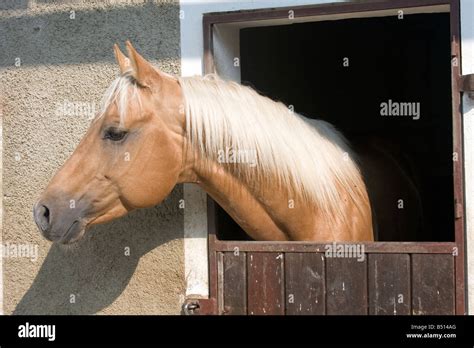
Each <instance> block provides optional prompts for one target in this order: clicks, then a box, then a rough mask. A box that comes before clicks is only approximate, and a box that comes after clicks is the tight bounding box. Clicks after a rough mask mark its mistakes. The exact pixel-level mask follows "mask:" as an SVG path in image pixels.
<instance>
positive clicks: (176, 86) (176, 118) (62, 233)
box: [33, 41, 387, 244]
mask: <svg viewBox="0 0 474 348" xmlns="http://www.w3.org/2000/svg"><path fill="white" fill-rule="evenodd" d="M126 49H127V52H128V57H127V56H126V55H125V54H124V53H122V51H121V50H120V48H119V47H118V45H117V44H115V45H114V52H115V57H116V60H117V63H118V66H119V70H120V75H119V76H118V77H117V78H116V79H115V80H114V81H113V82H112V83H111V85H110V87H109V88H108V89H107V90H106V92H105V94H104V97H103V99H102V102H101V108H100V110H99V112H98V114H97V115H96V116H95V118H94V119H93V120H92V122H91V125H90V127H89V129H88V131H87V132H86V134H85V135H84V137H83V138H82V140H81V141H80V143H79V145H78V146H77V148H76V149H75V150H74V152H73V154H72V155H71V156H70V158H69V159H68V160H67V161H66V162H65V163H64V165H63V166H62V167H61V168H60V169H59V170H58V171H57V173H56V174H55V175H54V177H53V178H52V180H51V181H50V183H49V184H48V186H47V187H46V189H45V190H44V191H43V193H42V194H41V196H40V198H39V199H38V201H37V202H36V204H35V205H34V208H33V215H34V220H35V222H36V224H37V226H38V228H39V230H40V232H41V234H42V235H43V236H44V237H45V238H46V239H48V240H50V241H52V242H56V243H61V244H70V243H74V242H76V241H78V240H80V239H81V238H82V237H83V236H84V234H85V233H86V231H87V230H88V229H89V227H91V226H93V225H96V224H100V223H105V222H107V221H110V220H113V219H117V218H119V217H121V216H123V215H126V214H127V213H128V212H130V211H132V210H134V209H139V208H145V207H150V206H154V205H157V204H159V203H160V202H162V201H163V200H164V199H165V198H166V197H167V195H168V194H169V193H170V192H171V190H172V189H173V187H174V186H175V185H177V184H180V183H192V184H197V185H199V186H200V187H201V188H202V189H204V190H205V191H206V192H207V193H208V194H209V195H210V196H211V197H212V198H213V199H214V200H215V201H216V202H217V203H218V204H219V205H220V206H221V207H223V209H224V210H225V211H226V212H227V213H228V214H229V215H230V216H231V217H232V218H233V219H234V220H235V221H236V222H237V223H238V224H239V225H240V226H241V227H242V228H243V229H244V231H245V232H246V233H247V234H248V235H249V236H250V237H251V238H252V239H254V240H260V241H320V242H329V241H331V242H332V241H354V242H361V241H373V240H374V226H375V225H374V221H373V220H374V218H373V206H372V205H371V202H370V199H369V193H368V190H367V186H366V181H367V180H365V179H364V178H363V175H362V170H361V168H360V164H359V159H358V157H357V155H356V154H355V153H354V151H353V150H352V149H351V147H350V146H349V144H348V142H347V141H346V139H345V138H344V136H343V135H342V134H341V133H340V132H339V131H338V130H336V129H335V127H334V126H332V125H331V124H329V123H327V122H325V121H321V120H310V119H307V118H305V117H303V116H301V115H298V114H297V113H296V112H293V111H292V110H291V109H289V108H288V107H287V106H285V105H284V104H283V103H280V102H276V101H273V100H271V99H270V98H267V97H265V96H262V95H260V94H259V93H257V92H256V91H255V90H253V89H252V88H250V87H246V86H243V85H240V84H238V83H236V82H232V81H225V80H223V79H220V78H219V77H218V76H216V75H206V76H204V77H202V76H194V77H180V78H176V77H174V76H171V75H169V74H166V73H164V72H162V71H160V70H159V69H156V68H155V67H153V66H152V65H151V64H150V63H149V62H148V61H147V60H146V59H145V58H144V57H142V56H141V55H140V54H139V53H138V52H137V51H136V49H135V48H134V47H133V46H132V44H131V43H130V42H129V41H127V42H126ZM377 175H379V176H381V175H382V174H381V173H377ZM382 186H387V185H386V183H383V185H382Z"/></svg>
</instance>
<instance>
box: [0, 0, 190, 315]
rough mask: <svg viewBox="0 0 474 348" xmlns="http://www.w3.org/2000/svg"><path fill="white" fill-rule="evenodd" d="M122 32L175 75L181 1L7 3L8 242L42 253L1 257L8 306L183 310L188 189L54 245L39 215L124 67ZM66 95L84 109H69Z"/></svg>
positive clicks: (3, 57)
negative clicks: (119, 51) (47, 190)
mask: <svg viewBox="0 0 474 348" xmlns="http://www.w3.org/2000/svg"><path fill="white" fill-rule="evenodd" d="M71 11H73V12H71ZM72 17H74V18H72ZM126 39H130V40H131V41H132V42H133V43H134V45H135V47H136V48H137V49H138V50H139V51H140V52H141V53H142V54H143V55H144V56H145V57H147V58H152V61H153V62H154V63H155V64H157V65H158V66H159V67H160V68H162V69H163V70H164V71H166V72H169V73H173V74H179V58H180V57H179V5H178V4H176V3H172V2H170V1H163V3H160V2H154V1H153V2H152V1H111V0H109V1H83V2H82V1H67V0H66V1H52V0H36V1H31V0H30V1H26V0H25V1H22V0H19V1H12V0H6V1H4V2H3V1H2V3H1V4H0V52H1V54H0V76H1V80H0V81H1V82H0V98H1V99H0V110H3V136H4V138H3V147H4V152H3V159H4V160H3V194H4V196H3V205H4V216H3V243H5V244H6V243H16V244H26V243H27V244H30V245H32V246H35V245H38V251H39V255H38V259H37V260H36V261H31V260H30V259H28V258H24V257H23V258H14V257H7V258H4V260H3V282H4V294H3V295H4V299H3V302H4V312H5V313H6V314H8V313H17V314H23V313H51V314H52V313H65V314H68V313H77V314H90V313H107V314H133V313H135V314H161V313H176V314H177V313H179V312H180V305H181V301H182V298H181V297H182V294H183V293H184V269H183V267H184V266H183V242H182V236H183V213H182V211H181V210H180V209H178V200H179V199H180V198H181V197H182V188H181V187H177V188H175V190H174V191H173V193H172V194H171V195H170V197H169V198H168V199H167V200H166V201H165V202H164V203H163V204H161V205H160V206H158V207H155V208H151V209H146V210H141V211H136V212H134V213H132V214H130V215H129V216H127V217H125V218H122V219H120V220H117V221H114V222H112V223H109V224H105V225H101V226H98V227H95V228H92V229H91V230H90V231H89V233H88V234H87V236H86V237H85V239H84V240H82V241H80V242H79V243H78V244H76V245H73V246H66V247H65V246H57V245H51V243H49V242H47V241H46V240H44V239H43V238H42V237H41V236H40V234H39V232H38V230H37V228H36V226H35V225H34V222H33V219H32V213H31V210H32V206H33V203H34V202H35V201H36V199H37V198H38V196H39V194H40V193H41V191H42V190H43V189H44V187H45V186H46V185H47V183H48V181H49V179H50V178H51V177H52V175H53V174H54V172H55V171H56V170H57V169H58V168H59V166H60V165H61V164H62V163H63V162H64V161H65V160H66V159H67V158H68V157H69V155H70V154H71V153H72V151H73V149H74V148H75V146H76V144H77V143H78V142H79V140H80V138H81V137H82V135H83V134H84V132H85V130H86V129H87V127H88V125H89V123H90V116H91V115H90V114H89V112H88V110H89V108H90V109H92V111H93V108H94V107H95V108H96V109H98V104H99V101H100V98H101V95H102V94H103V92H104V91H105V89H106V87H107V86H108V85H109V84H110V82H111V81H112V80H113V78H114V76H115V75H116V74H117V72H118V71H117V67H116V64H115V61H114V58H113V51H112V45H113V43H114V42H119V43H123V42H124V41H125V40H126ZM122 47H123V46H122ZM17 58H19V59H20V61H18V59H17ZM18 62H19V63H20V65H19V66H15V63H18ZM65 103H66V104H67V103H73V105H75V106H81V107H83V109H81V110H76V111H74V112H69V111H68V110H64V105H65ZM69 105H71V104H69ZM125 247H129V248H130V256H126V255H125V253H124V249H125ZM71 295H74V296H71ZM74 298H75V303H71V299H74Z"/></svg>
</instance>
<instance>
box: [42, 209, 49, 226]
mask: <svg viewBox="0 0 474 348" xmlns="http://www.w3.org/2000/svg"><path fill="white" fill-rule="evenodd" d="M43 209H44V213H43V216H44V218H45V221H46V222H47V223H48V225H49V209H48V207H47V206H45V205H43Z"/></svg>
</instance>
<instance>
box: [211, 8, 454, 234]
mask: <svg viewBox="0 0 474 348" xmlns="http://www.w3.org/2000/svg"><path fill="white" fill-rule="evenodd" d="M449 17H450V15H449V13H432V14H415V15H406V16H404V18H403V19H399V18H398V17H396V16H393V17H376V18H359V19H345V20H337V21H322V22H309V23H300V24H292V25H284V26H268V27H256V28H245V29H241V31H240V65H241V80H242V83H243V84H247V85H250V86H252V87H254V88H255V89H256V90H258V91H259V92H260V93H262V94H264V95H267V96H269V97H271V98H272V99H274V100H281V101H282V102H284V103H285V104H287V105H293V107H294V109H295V111H296V112H298V113H300V114H302V115H305V116H306V117H310V118H319V119H323V120H326V121H328V122H330V123H332V124H334V125H335V126H336V127H337V128H338V129H339V130H341V131H342V133H343V134H344V135H345V136H346V137H347V139H348V140H349V142H350V143H351V144H354V146H355V147H356V146H357V144H358V143H360V142H361V141H363V140H364V139H367V138H373V139H375V141H378V142H381V143H383V144H384V145H385V146H386V147H387V148H388V149H389V150H390V151H391V153H392V154H393V156H394V157H395V158H396V159H397V161H398V162H399V163H400V166H402V167H403V168H404V171H405V172H406V173H407V175H409V177H410V178H411V180H412V182H413V183H414V185H415V186H416V188H417V190H418V192H419V195H420V199H421V203H422V207H423V216H422V217H420V219H422V224H421V227H420V231H419V233H417V234H416V236H415V235H414V236H410V237H408V238H404V239H403V240H405V241H454V187H453V127H452V105H451V103H452V100H451V50H450V19H449ZM390 101H394V102H403V103H418V105H419V118H418V119H415V118H416V117H417V116H416V115H412V116H409V115H408V116H403V117H402V116H399V117H382V116H381V105H382V103H389V102H390ZM412 105H413V106H415V105H416V104H412ZM295 136H298V135H297V134H295ZM217 224H218V226H217V227H218V228H217V231H218V238H219V239H223V240H242V239H244V240H245V239H249V238H248V237H247V236H246V234H245V233H244V232H243V231H242V229H241V228H240V227H239V226H238V225H237V224H236V223H235V222H234V221H233V220H232V219H231V218H230V217H229V216H228V215H227V214H226V213H225V212H224V211H223V210H222V209H221V208H220V207H219V208H218V209H217ZM381 240H383V239H381ZM394 240H398V239H394Z"/></svg>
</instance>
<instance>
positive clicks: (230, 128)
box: [97, 72, 368, 223]
mask: <svg viewBox="0 0 474 348" xmlns="http://www.w3.org/2000/svg"><path fill="white" fill-rule="evenodd" d="M179 83H180V86H181V88H182V91H183V95H184V100H185V112H186V137H187V139H188V141H189V143H190V144H192V146H194V147H195V148H196V149H198V151H199V152H200V154H201V156H202V158H203V159H210V160H214V161H215V160H216V159H217V154H218V153H219V151H222V150H225V149H232V150H233V151H234V152H235V153H240V152H245V151H255V153H256V155H257V162H256V165H255V166H253V165H245V163H243V164H239V165H238V166H227V168H230V169H231V170H233V171H234V174H235V175H237V176H241V177H242V178H244V179H245V180H248V182H255V181H256V180H269V179H270V178H271V179H276V180H277V181H278V182H279V183H280V185H281V187H284V188H286V189H287V190H288V195H289V199H291V198H292V197H295V198H296V196H299V197H301V198H303V199H304V200H306V201H307V202H311V203H313V204H315V205H316V207H317V208H319V209H320V210H321V211H322V212H323V213H324V214H326V217H327V218H328V219H334V218H335V217H336V216H339V217H342V218H343V219H346V223H350V221H347V219H349V218H348V217H345V215H346V213H345V210H344V208H343V206H342V204H341V200H343V199H347V198H349V199H351V200H352V201H353V202H354V203H355V204H357V205H358V203H360V202H361V199H365V200H368V198H367V192H366V190H365V184H364V182H363V179H362V176H361V173H360V171H359V167H358V165H357V160H356V157H355V155H354V153H353V152H352V151H351V149H350V147H349V145H348V144H347V141H346V139H345V138H344V137H343V135H342V134H341V133H339V132H338V131H337V130H336V129H335V128H334V126H332V125H331V124H329V123H327V122H325V121H322V120H312V119H308V118H305V117H303V116H302V115H299V114H297V113H294V112H292V111H291V110H290V109H289V108H288V107H287V106H285V105H284V104H283V103H281V102H275V101H273V100H271V99H270V98H267V97H264V96H262V95H260V94H258V93H257V92H256V91H255V90H253V89H252V88H250V87H246V86H243V85H240V84H238V83H236V82H233V81H225V80H222V79H220V78H219V77H218V76H217V75H214V74H210V75H206V76H204V77H201V76H194V77H182V78H179ZM132 99H138V102H139V103H140V94H139V92H138V87H137V84H136V82H135V81H134V79H133V77H132V75H131V73H130V72H125V73H124V74H122V75H121V76H119V77H117V78H116V79H115V80H114V81H113V82H112V84H111V85H110V87H109V88H108V89H107V91H106V92H105V94H104V97H103V99H102V102H101V109H100V110H101V111H100V112H99V115H98V116H97V119H99V118H100V117H102V115H103V114H104V113H105V111H106V110H107V108H108V107H109V106H110V105H111V104H113V103H116V105H117V108H118V112H119V115H120V119H121V122H123V121H124V120H125V117H126V116H127V115H126V111H127V105H128V103H129V101H131V100H132ZM343 193H347V194H348V196H346V195H345V196H344V197H343V196H342V194H343ZM292 195H295V196H292Z"/></svg>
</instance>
